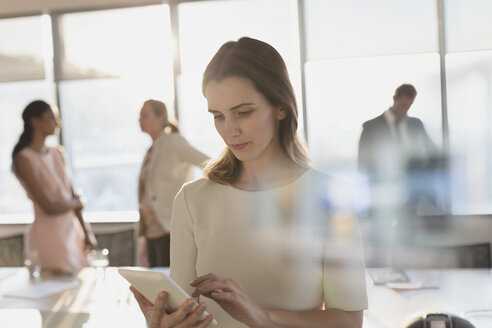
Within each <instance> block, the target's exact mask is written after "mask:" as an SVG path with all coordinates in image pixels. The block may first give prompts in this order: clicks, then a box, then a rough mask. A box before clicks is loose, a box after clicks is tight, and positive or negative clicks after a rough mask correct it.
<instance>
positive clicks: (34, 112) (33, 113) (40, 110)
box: [12, 100, 51, 160]
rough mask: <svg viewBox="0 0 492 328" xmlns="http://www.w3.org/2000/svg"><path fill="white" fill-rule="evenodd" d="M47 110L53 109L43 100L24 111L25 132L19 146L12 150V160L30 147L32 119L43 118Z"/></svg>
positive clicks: (32, 103)
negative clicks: (25, 148)
mask: <svg viewBox="0 0 492 328" xmlns="http://www.w3.org/2000/svg"><path fill="white" fill-rule="evenodd" d="M47 110H51V107H50V105H49V104H48V103H46V102H44V101H42V100H35V101H33V102H31V103H30V104H29V105H27V106H26V108H24V111H23V112H22V120H23V121H24V130H23V131H22V133H21V135H20V137H19V141H17V144H16V145H15V146H14V150H12V160H14V159H15V155H17V154H18V153H19V152H20V151H21V150H22V149H23V148H24V147H26V146H28V145H29V144H30V143H31V141H32V137H33V128H32V124H31V119H32V118H34V117H36V118H41V116H43V114H44V113H45V112H46V111H47Z"/></svg>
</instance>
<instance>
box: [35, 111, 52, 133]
mask: <svg viewBox="0 0 492 328" xmlns="http://www.w3.org/2000/svg"><path fill="white" fill-rule="evenodd" d="M32 124H33V127H34V129H36V130H38V131H39V132H41V134H43V135H45V136H49V135H52V134H55V133H56V132H57V128H58V119H57V117H56V116H55V113H54V112H53V110H52V109H51V108H49V109H48V110H45V111H44V113H43V114H41V117H35V118H34V119H33V121H32Z"/></svg>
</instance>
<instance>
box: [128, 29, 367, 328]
mask: <svg viewBox="0 0 492 328" xmlns="http://www.w3.org/2000/svg"><path fill="white" fill-rule="evenodd" d="M202 86H203V94H204V96H205V97H206V99H207V102H208V108H209V112H210V113H211V114H212V115H213V118H214V121H215V127H216V129H217V132H218V133H219V134H220V136H221V137H222V139H223V140H224V142H225V143H226V145H227V148H226V150H225V151H224V153H223V154H222V156H221V158H219V159H218V160H216V161H214V162H211V163H209V164H208V166H207V167H206V168H205V176H206V178H205V179H200V180H197V181H194V182H192V183H188V184H185V185H184V186H183V188H182V189H181V191H180V192H179V193H178V195H177V196H176V199H175V202H174V207H173V214H172V220H171V277H172V278H173V279H174V280H176V281H177V282H178V283H179V284H180V285H181V286H182V287H183V288H184V289H185V290H186V291H187V292H189V293H190V294H191V296H193V297H199V298H200V300H203V298H204V297H205V298H208V299H209V300H207V304H204V303H202V304H200V306H199V307H198V308H197V309H195V310H194V311H191V310H190V309H191V308H190V302H191V301H190V300H189V301H187V302H184V303H183V305H182V306H181V307H180V308H179V309H177V310H176V311H174V312H170V313H168V312H169V309H167V311H166V301H167V297H168V296H167V293H166V292H165V291H162V292H161V293H160V294H159V296H158V297H157V299H156V300H155V303H152V302H151V301H149V300H147V299H145V297H143V296H142V295H141V294H140V293H138V292H137V291H136V290H135V289H133V288H132V291H133V293H134V294H135V296H136V299H137V301H138V302H139V304H140V307H141V309H142V311H143V312H144V314H145V316H146V318H147V320H148V322H149V324H150V327H153V328H156V327H159V328H163V327H206V326H208V325H209V323H210V322H211V320H212V315H213V316H214V317H215V318H216V319H217V322H218V323H219V326H220V327H227V328H234V327H269V328H273V327H350V328H353V327H362V316H363V310H364V309H366V308H367V296H366V290H365V279H364V270H363V261H362V255H361V254H362V252H361V246H360V240H359V238H358V234H357V220H356V218H355V217H354V216H353V215H350V214H349V213H348V212H346V211H345V210H346V208H342V207H340V206H339V205H338V204H337V202H336V200H337V198H336V197H333V196H335V195H333V194H331V192H330V190H332V189H333V188H332V187H333V185H334V184H335V185H337V184H338V182H335V181H334V179H332V178H330V177H327V176H325V175H323V174H321V173H319V172H317V171H315V170H313V169H311V168H310V167H309V165H308V155H307V151H306V149H305V148H304V147H303V146H302V144H301V142H300V141H299V139H298V138H297V136H296V130H297V107H296V100H295V96H294V92H293V89H292V86H291V83H290V80H289V77H288V73H287V68H286V66H285V63H284V61H283V59H282V58H281V56H280V55H279V54H278V52H277V51H276V50H275V49H274V48H273V47H271V46H270V45H268V44H266V43H264V42H261V41H258V40H254V39H250V38H241V39H239V40H238V41H237V42H228V43H226V44H224V45H223V46H222V47H221V48H220V49H219V51H218V52H217V54H216V55H215V56H214V58H213V59H212V61H211V62H210V63H209V65H208V66H207V69H206V70H205V73H204V76H203V84H202ZM342 210H344V211H342ZM207 307H208V312H209V313H211V315H210V316H209V317H207V319H205V320H203V321H201V322H199V321H197V318H198V316H199V315H200V314H201V313H203V311H204V310H205V308H207Z"/></svg>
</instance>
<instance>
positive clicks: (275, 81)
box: [202, 37, 310, 184]
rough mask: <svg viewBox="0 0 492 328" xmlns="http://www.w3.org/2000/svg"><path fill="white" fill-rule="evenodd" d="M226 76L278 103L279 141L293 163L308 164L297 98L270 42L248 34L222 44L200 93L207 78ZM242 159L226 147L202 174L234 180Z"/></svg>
mask: <svg viewBox="0 0 492 328" xmlns="http://www.w3.org/2000/svg"><path fill="white" fill-rule="evenodd" d="M228 77H243V78H247V79H249V80H250V81H251V82H253V85H254V86H255V88H256V89H257V90H258V91H259V92H260V93H262V94H263V95H264V96H265V98H266V99H267V100H268V101H269V102H270V104H271V105H272V106H274V107H280V108H281V109H283V110H284V111H285V113H286V117H285V118H284V119H283V120H280V123H279V138H280V144H281V145H282V149H283V150H284V152H285V154H286V155H287V156H288V157H289V158H290V159H291V160H292V161H293V162H294V163H296V164H298V165H301V166H304V167H307V166H308V163H309V162H310V158H309V153H308V150H307V148H306V147H305V146H304V144H303V142H301V140H300V139H299V137H298V135H297V134H296V132H297V127H298V123H297V118H298V111H297V102H296V97H295V94H294V89H293V87H292V84H291V82H290V79H289V73H288V71H287V66H286V65H285V62H284V60H283V59H282V57H281V56H280V54H279V53H278V52H277V50H275V48H273V47H272V46H271V45H269V44H267V43H265V42H262V41H259V40H255V39H252V38H248V37H243V38H240V39H239V40H238V41H229V42H227V43H225V44H224V45H222V47H220V49H219V50H218V51H217V53H216V54H215V56H214V57H213V58H212V60H211V61H210V63H209V64H208V66H207V68H206V69H205V72H204V73H203V80H202V93H203V95H204V96H205V89H206V86H207V84H208V82H210V81H216V82H220V81H222V80H224V79H225V78H228ZM240 169H241V162H240V161H239V160H238V159H237V158H236V156H234V154H233V153H232V151H231V150H230V149H229V148H226V149H225V150H224V151H223V152H222V155H221V156H220V157H219V158H218V159H217V160H212V161H209V162H208V164H207V165H206V167H205V169H204V174H205V177H207V178H208V179H210V180H212V181H215V182H218V183H221V184H231V183H234V182H235V181H237V178H238V176H239V173H240Z"/></svg>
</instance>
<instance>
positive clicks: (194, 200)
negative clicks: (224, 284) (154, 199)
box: [171, 169, 367, 328]
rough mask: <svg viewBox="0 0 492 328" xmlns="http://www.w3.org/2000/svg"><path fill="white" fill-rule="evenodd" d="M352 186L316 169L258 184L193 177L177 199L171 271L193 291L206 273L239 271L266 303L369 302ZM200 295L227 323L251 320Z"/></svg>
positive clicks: (301, 307) (239, 278) (235, 274)
mask: <svg viewBox="0 0 492 328" xmlns="http://www.w3.org/2000/svg"><path fill="white" fill-rule="evenodd" d="M349 191H350V190H348V189H347V186H346V184H345V183H343V182H342V181H337V180H335V179H333V178H331V177H329V176H326V175H324V174H322V173H320V172H317V171H315V170H312V169H309V170H308V171H307V172H305V173H304V174H303V175H302V176H301V177H299V178H298V179H297V180H296V181H294V182H292V183H290V184H288V185H285V186H282V187H279V188H275V189H271V190H265V191H257V192H251V191H244V190H240V189H237V188H234V187H232V186H230V185H221V184H218V183H215V182H212V181H209V180H206V179H199V180H197V181H194V182H191V183H187V184H185V185H184V186H183V188H182V189H181V191H180V192H179V193H178V195H177V196H176V199H175V202H174V207H173V214H172V219H171V277H172V278H173V279H174V280H175V281H176V282H177V283H178V284H180V285H181V287H183V289H185V290H186V291H187V292H188V293H190V294H191V293H192V292H193V290H194V288H192V287H191V286H190V285H189V282H190V281H192V280H194V279H195V278H197V277H198V276H201V275H204V274H207V273H215V274H217V275H219V276H222V277H225V278H232V279H233V280H234V281H236V282H237V283H238V284H239V285H240V286H241V287H242V288H243V290H244V291H245V292H246V294H247V295H248V296H249V297H250V298H252V299H253V300H254V301H255V302H256V303H257V304H259V305H260V306H262V307H265V308H273V309H279V310H286V311H310V310H317V309H320V308H321V307H322V306H323V305H324V306H325V308H327V309H340V310H344V311H358V310H364V309H366V308H367V295H366V286H365V273H364V265H363V257H362V243H361V238H360V231H359V228H358V222H357V218H356V217H355V216H354V215H353V214H351V212H350V210H351V205H350V201H349V199H350V197H351V196H350V192H349ZM200 301H205V302H206V303H207V304H208V312H209V313H213V314H214V316H215V318H216V319H217V321H218V323H219V327H224V328H243V327H245V325H243V324H242V323H240V322H238V321H237V320H235V319H234V318H232V317H231V316H230V315H229V314H227V313H226V312H225V311H224V310H223V309H222V308H221V307H220V306H219V305H218V304H217V303H215V302H214V301H213V300H211V299H208V298H205V297H200Z"/></svg>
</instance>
